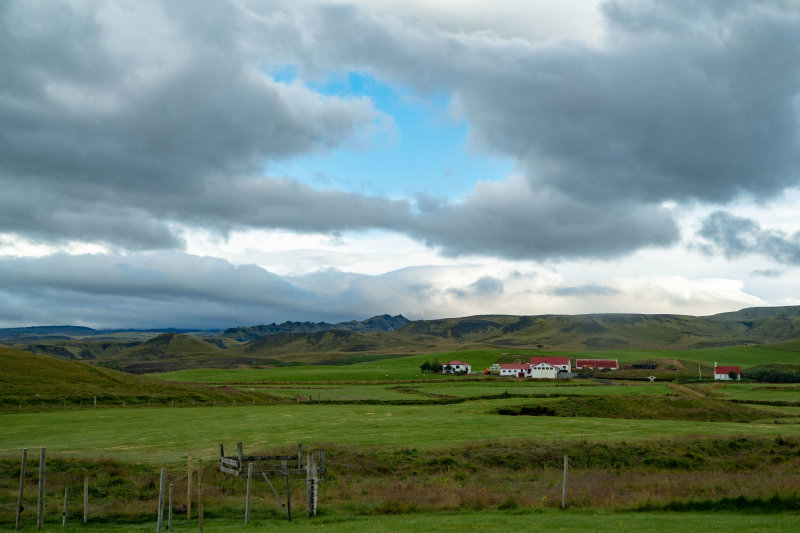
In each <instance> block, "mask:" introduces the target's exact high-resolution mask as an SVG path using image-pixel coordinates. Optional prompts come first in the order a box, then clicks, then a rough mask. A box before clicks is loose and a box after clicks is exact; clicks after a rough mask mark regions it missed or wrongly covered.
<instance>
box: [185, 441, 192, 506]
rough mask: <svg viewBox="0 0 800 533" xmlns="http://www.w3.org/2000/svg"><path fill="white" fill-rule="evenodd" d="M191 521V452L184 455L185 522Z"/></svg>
mask: <svg viewBox="0 0 800 533" xmlns="http://www.w3.org/2000/svg"><path fill="white" fill-rule="evenodd" d="M191 519H192V450H189V453H188V454H187V455H186V520H191Z"/></svg>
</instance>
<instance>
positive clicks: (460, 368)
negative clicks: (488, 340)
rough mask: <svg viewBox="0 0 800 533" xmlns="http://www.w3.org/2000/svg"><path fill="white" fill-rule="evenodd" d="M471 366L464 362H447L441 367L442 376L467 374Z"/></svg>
mask: <svg viewBox="0 0 800 533" xmlns="http://www.w3.org/2000/svg"><path fill="white" fill-rule="evenodd" d="M471 371H472V366H471V365H470V364H469V363H465V362H464V361H456V360H453V361H449V362H447V363H445V364H443V365H442V374H469V373H470V372H471Z"/></svg>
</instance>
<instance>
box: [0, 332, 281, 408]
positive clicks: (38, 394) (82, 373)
mask: <svg viewBox="0 0 800 533" xmlns="http://www.w3.org/2000/svg"><path fill="white" fill-rule="evenodd" d="M95 397H97V401H98V404H99V405H121V404H122V402H125V403H126V404H127V405H136V404H142V403H148V402H154V403H158V402H161V403H166V402H171V401H174V402H175V403H176V404H183V405H186V404H190V405H191V404H192V402H198V403H204V402H207V403H211V402H214V401H217V402H225V401H228V402H230V401H233V400H234V399H236V400H238V401H240V402H248V401H252V400H257V401H259V400H262V401H263V400H268V399H269V398H270V397H269V396H268V395H265V394H262V393H256V392H244V391H240V390H235V389H227V388H226V389H218V388H212V387H206V386H201V385H192V384H184V383H180V384H179V383H170V382H166V381H162V380H156V379H149V378H145V377H140V376H133V375H131V374H127V373H125V372H118V371H116V370H112V369H108V368H101V367H98V366H93V365H89V364H85V363H81V362H75V361H64V360H60V359H56V358H54V357H49V356H46V355H37V354H31V353H28V352H22V351H19V350H14V349H12V348H7V347H4V346H0V408H3V407H4V408H17V407H18V406H31V405H34V406H35V405H38V404H41V403H44V404H46V405H53V404H56V405H59V406H61V405H69V406H76V405H80V404H83V405H84V406H88V405H89V404H90V403H92V402H93V401H94V398H95Z"/></svg>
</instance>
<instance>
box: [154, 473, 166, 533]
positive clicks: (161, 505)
mask: <svg viewBox="0 0 800 533" xmlns="http://www.w3.org/2000/svg"><path fill="white" fill-rule="evenodd" d="M166 478H167V469H166V468H162V469H161V479H160V480H159V482H158V523H157V524H156V532H157V533H161V531H162V530H163V529H162V528H163V527H164V483H165V482H166Z"/></svg>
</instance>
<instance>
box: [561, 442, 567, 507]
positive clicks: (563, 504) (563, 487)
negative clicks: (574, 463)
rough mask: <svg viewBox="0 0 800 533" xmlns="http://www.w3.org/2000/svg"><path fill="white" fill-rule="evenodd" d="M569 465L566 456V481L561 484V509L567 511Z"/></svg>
mask: <svg viewBox="0 0 800 533" xmlns="http://www.w3.org/2000/svg"><path fill="white" fill-rule="evenodd" d="M568 464H569V457H568V456H566V455H565V456H564V481H563V483H562V484H561V508H562V509H565V508H566V507H567V468H568V466H567V465H568Z"/></svg>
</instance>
